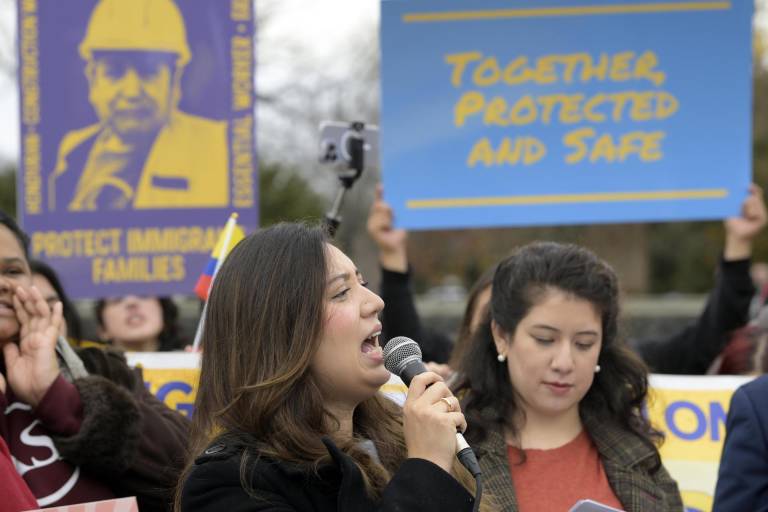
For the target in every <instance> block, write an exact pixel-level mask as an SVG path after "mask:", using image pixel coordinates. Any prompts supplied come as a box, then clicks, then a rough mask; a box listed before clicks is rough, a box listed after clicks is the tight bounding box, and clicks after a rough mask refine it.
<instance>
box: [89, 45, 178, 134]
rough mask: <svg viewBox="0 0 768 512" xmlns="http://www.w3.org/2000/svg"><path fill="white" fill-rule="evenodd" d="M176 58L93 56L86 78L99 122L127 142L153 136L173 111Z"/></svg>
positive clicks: (114, 53) (113, 53)
mask: <svg viewBox="0 0 768 512" xmlns="http://www.w3.org/2000/svg"><path fill="white" fill-rule="evenodd" d="M176 58H177V56H176V55H175V54H171V53H165V52H148V51H109V52H107V51H101V52H94V53H93V60H92V61H90V62H89V63H88V66H87V68H86V75H87V77H88V82H89V85H90V94H89V98H90V101H91V104H92V105H93V107H94V109H95V110H96V114H97V115H98V116H99V119H100V120H101V122H102V123H103V124H107V125H109V126H110V127H111V128H112V129H113V131H114V132H115V133H116V134H117V135H118V136H120V137H121V138H122V139H124V140H126V141H127V142H131V141H133V140H136V139H141V138H146V137H149V136H154V134H155V133H156V132H157V131H158V130H159V129H160V128H162V127H163V126H164V125H165V124H166V123H167V122H168V119H169V117H170V114H171V111H172V110H173V108H174V107H175V103H176V101H175V97H176V92H175V91H174V89H175V82H176V80H177V77H176V76H175V75H176V74H177V71H176V65H175V62H176Z"/></svg>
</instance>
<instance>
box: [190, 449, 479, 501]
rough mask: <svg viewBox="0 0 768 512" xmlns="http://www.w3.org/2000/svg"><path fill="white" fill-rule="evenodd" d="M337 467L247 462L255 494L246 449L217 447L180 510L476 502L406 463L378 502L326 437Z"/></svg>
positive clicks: (193, 478) (193, 476) (421, 466)
mask: <svg viewBox="0 0 768 512" xmlns="http://www.w3.org/2000/svg"><path fill="white" fill-rule="evenodd" d="M323 443H324V444H325V446H326V448H327V449H328V452H329V453H330V455H331V458H332V460H333V462H332V463H331V464H328V465H325V466H322V467H321V468H320V470H319V471H318V473H316V474H315V473H307V472H306V471H305V470H302V469H300V468H298V467H297V466H295V465H292V464H290V463H286V462H280V461H274V460H271V459H267V458H264V457H261V458H257V457H251V458H249V459H248V460H249V462H248V464H249V467H248V468H246V473H245V474H246V475H248V476H247V478H248V480H249V483H250V485H251V486H252V488H253V490H254V494H255V495H249V494H248V492H246V490H245V489H244V488H243V486H242V484H241V480H240V463H241V460H242V456H243V453H244V448H243V446H241V445H238V444H237V442H216V443H214V444H213V445H211V446H210V447H209V448H208V449H207V450H205V452H204V454H203V455H202V456H200V457H199V458H198V459H197V460H196V461H195V466H194V467H193V469H192V471H191V473H190V474H189V476H188V478H187V480H186V482H185V483H184V487H183V491H182V498H181V509H182V510H183V511H190V512H206V511H211V512H213V511H216V512H218V511H225V512H240V511H246V510H247V511H272V512H288V511H294V512H303V511H307V512H310V511H311V512H323V511H328V512H331V511H333V512H369V511H370V512H373V511H378V512H396V511H397V512H401V511H402V512H406V511H414V512H447V511H451V512H452V511H457V512H461V511H471V510H472V505H473V503H474V499H473V497H472V496H471V495H470V494H469V492H467V490H466V489H464V487H462V486H461V484H459V483H458V482H457V481H456V480H455V479H454V478H453V477H452V476H451V475H449V474H448V473H446V472H445V471H443V470H442V469H441V468H440V467H438V466H436V465H435V464H432V463H431V462H429V461H426V460H424V459H406V460H405V462H403V464H402V465H401V466H400V468H399V469H398V470H397V472H396V473H395V474H394V475H393V477H392V480H390V482H389V484H388V485H387V487H386V488H385V489H384V492H383V495H382V497H381V499H380V500H379V501H378V502H374V501H373V500H372V499H371V498H370V497H368V495H367V494H366V491H365V486H364V485H363V476H362V473H361V472H360V469H359V468H358V467H357V466H356V465H355V464H354V462H353V460H352V458H351V457H349V456H348V455H346V454H345V453H343V452H342V451H341V450H339V449H338V448H337V447H336V445H335V444H334V443H333V442H332V441H331V440H329V439H327V438H323Z"/></svg>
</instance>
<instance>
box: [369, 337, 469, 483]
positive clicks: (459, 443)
mask: <svg viewBox="0 0 768 512" xmlns="http://www.w3.org/2000/svg"><path fill="white" fill-rule="evenodd" d="M384 367H385V368H386V369H387V370H389V371H390V372H391V373H394V374H395V375H397V376H398V377H400V378H401V379H402V380H403V382H404V383H405V385H406V386H410V385H411V380H413V378H414V377H415V376H417V375H419V374H420V373H424V372H426V371H427V367H426V366H424V363H423V362H422V361H421V347H419V344H418V343H416V342H415V341H413V340H412V339H411V338H408V337H406V336H396V337H394V338H392V339H391V340H389V341H388V342H387V344H386V345H385V346H384ZM456 456H457V457H458V458H459V461H460V462H461V464H462V465H463V466H464V467H465V468H467V470H469V472H470V473H472V476H473V477H475V478H477V477H478V475H480V473H481V471H480V465H479V464H478V463H477V458H476V457H475V452H473V451H472V448H470V446H469V444H468V443H467V440H466V439H464V436H463V435H461V432H456Z"/></svg>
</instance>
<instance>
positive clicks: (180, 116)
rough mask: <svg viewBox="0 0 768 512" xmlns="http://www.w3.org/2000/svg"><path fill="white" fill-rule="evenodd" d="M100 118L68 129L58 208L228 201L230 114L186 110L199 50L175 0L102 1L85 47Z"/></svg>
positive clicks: (51, 190) (56, 189) (51, 187)
mask: <svg viewBox="0 0 768 512" xmlns="http://www.w3.org/2000/svg"><path fill="white" fill-rule="evenodd" d="M79 51H80V55H81V57H82V58H83V59H84V60H85V62H86V65H85V74H86V77H87V80H88V87H89V95H88V98H89V101H90V103H91V105H92V106H93V108H94V110H95V112H96V114H97V116H98V119H99V122H98V123H96V124H93V125H91V126H86V127H85V128H81V129H78V130H74V131H70V132H68V133H66V134H65V135H64V137H63V138H62V140H61V142H60V144H59V150H58V155H57V161H56V167H55V169H54V171H53V172H52V173H51V175H50V177H49V183H48V200H49V203H48V207H49V209H50V211H56V210H59V211H61V210H69V211H96V210H103V209H121V208H134V209H147V208H200V207H202V208H205V207H211V208H212V207H226V206H228V203H229V172H228V169H229V163H228V152H227V123H226V122H225V121H214V120H210V119H206V118H203V117H199V116H194V115H190V114H187V113H184V112H181V111H180V110H178V104H179V100H180V98H181V88H180V82H181V76H182V72H183V71H184V67H185V65H186V64H187V63H188V62H189V60H190V57H191V53H190V50H189V45H188V44H187V36H186V29H185V27H184V21H183V19H182V17H181V13H180V12H179V9H178V7H177V6H176V4H175V3H174V2H173V1H172V0H130V1H127V0H101V1H100V2H99V3H98V4H97V5H96V7H95V8H94V10H93V12H92V13H91V18H90V21H89V23H88V28H87V30H86V34H85V37H84V39H83V41H82V42H81V44H80V47H79Z"/></svg>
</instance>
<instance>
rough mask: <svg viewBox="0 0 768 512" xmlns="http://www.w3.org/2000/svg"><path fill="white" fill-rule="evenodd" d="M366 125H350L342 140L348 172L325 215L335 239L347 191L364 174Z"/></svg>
mask: <svg viewBox="0 0 768 512" xmlns="http://www.w3.org/2000/svg"><path fill="white" fill-rule="evenodd" d="M364 128H365V124H364V123H361V122H360V121H355V122H353V123H351V124H350V130H349V131H348V132H347V133H346V134H345V135H344V137H343V138H342V140H341V143H340V145H341V148H339V151H341V152H342V153H343V152H345V151H346V152H347V153H348V155H343V156H345V157H346V158H345V159H346V160H348V162H349V163H348V164H347V171H346V172H342V173H340V174H339V181H340V182H341V186H340V187H339V190H338V192H336V199H334V200H333V206H331V210H330V211H329V212H328V213H326V214H325V226H326V229H327V230H328V234H329V235H330V236H331V237H333V236H335V235H336V231H337V230H338V229H339V225H340V224H341V215H339V211H340V210H341V204H342V203H343V202H344V194H346V193H347V190H349V189H350V188H352V185H354V184H355V181H357V179H358V178H359V177H360V175H361V174H362V173H363V168H364V167H365V139H364V138H363V129H364Z"/></svg>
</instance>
